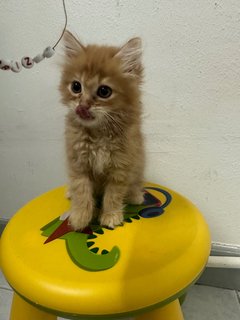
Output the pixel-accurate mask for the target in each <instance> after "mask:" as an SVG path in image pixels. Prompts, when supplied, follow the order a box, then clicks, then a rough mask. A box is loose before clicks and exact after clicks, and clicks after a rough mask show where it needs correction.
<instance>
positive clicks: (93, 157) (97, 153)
mask: <svg viewBox="0 0 240 320" xmlns="http://www.w3.org/2000/svg"><path fill="white" fill-rule="evenodd" d="M72 138H73V137H71V138H70V140H69V141H68V142H67V143H68V146H69V148H71V149H72V152H71V151H70V153H72V157H73V160H74V162H75V166H76V169H78V170H80V171H84V172H86V171H87V172H89V173H91V174H92V175H93V176H94V177H97V176H101V175H104V174H106V173H107V172H108V171H109V170H110V169H111V167H112V165H113V163H112V161H113V160H112V159H113V157H112V156H113V154H114V153H115V152H116V151H117V150H118V149H119V148H118V144H119V142H118V141H117V138H114V137H113V136H111V135H108V136H101V135H99V136H91V135H89V134H88V133H86V132H85V131H84V130H80V132H78V133H75V134H74V138H73V139H72ZM69 148H68V149H69Z"/></svg>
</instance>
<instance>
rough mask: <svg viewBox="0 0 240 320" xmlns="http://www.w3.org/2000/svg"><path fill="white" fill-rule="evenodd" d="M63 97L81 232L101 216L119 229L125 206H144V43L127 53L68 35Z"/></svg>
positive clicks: (133, 43)
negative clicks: (142, 49)
mask: <svg viewBox="0 0 240 320" xmlns="http://www.w3.org/2000/svg"><path fill="white" fill-rule="evenodd" d="M64 43H65V61H64V64H63V70H62V78H61V84H60V92H61V95H62V103H63V104H64V105H66V106H67V107H68V114H67V116H66V151H67V160H68V174H69V192H70V196H71V212H70V217H69V221H70V223H71V225H72V226H73V228H74V229H75V230H77V229H80V230H82V229H84V228H85V227H86V226H87V225H88V224H89V223H90V222H91V220H92V218H93V216H94V215H95V214H96V212H97V209H96V199H99V197H101V199H102V205H101V211H100V212H98V219H99V222H100V224H101V225H103V226H106V227H109V228H114V227H115V226H117V225H121V224H122V222H123V207H124V204H125V203H127V202H128V203H132V204H140V203H142V202H143V191H142V183H143V173H144V147H143V137H142V133H141V111H142V107H141V101H140V99H141V97H140V96H141V92H140V85H141V81H142V71H143V68H142V65H141V40H140V39H139V38H134V39H131V40H129V41H128V42H127V43H126V44H125V45H124V46H123V47H121V48H117V47H110V46H96V45H89V46H83V45H82V44H81V43H80V42H79V41H78V40H77V39H76V38H75V37H74V36H73V35H72V34H71V33H70V32H68V31H67V32H65V35H64Z"/></svg>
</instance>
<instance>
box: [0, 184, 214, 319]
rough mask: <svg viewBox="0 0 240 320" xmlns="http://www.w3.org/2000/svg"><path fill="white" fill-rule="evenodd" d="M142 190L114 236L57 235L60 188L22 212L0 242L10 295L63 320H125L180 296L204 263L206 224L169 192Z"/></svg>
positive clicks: (96, 230) (65, 206)
mask: <svg viewBox="0 0 240 320" xmlns="http://www.w3.org/2000/svg"><path fill="white" fill-rule="evenodd" d="M145 190H146V197H145V200H146V203H145V204H144V205H142V206H126V208H125V223H124V225H123V226H119V227H117V228H116V229H115V230H108V229H106V228H101V227H99V226H97V225H92V226H91V227H90V228H89V229H86V230H84V231H83V233H80V232H73V231H69V230H67V231H66V224H65V227H63V229H64V228H65V229H64V230H65V231H62V230H60V229H61V228H60V226H63V224H64V219H65V218H66V216H67V215H63V214H64V213H66V212H68V210H69V208H70V201H69V200H67V199H66V198H65V194H66V188H65V187H60V188H57V189H54V190H52V191H49V192H47V193H45V194H43V195H41V196H40V197H38V198H36V199H34V200H32V201H31V202H29V203H28V204H27V205H25V206H24V207H23V208H22V209H21V210H19V211H18V212H17V214H16V215H15V216H14V217H13V218H12V219H11V220H10V222H9V223H8V225H7V227H6V228H5V231H4V233H3V236H2V239H1V248H0V258H1V268H2V270H3V273H4V274H5V277H6V279H7V280H8V282H9V284H10V285H11V286H12V288H13V289H14V291H15V292H16V293H18V295H19V296H21V297H22V298H24V300H26V301H28V302H29V303H31V304H34V305H35V306H38V307H41V308H43V309H45V310H47V311H48V312H56V313H57V314H59V315H62V316H64V317H66V318H67V317H69V318H74V317H75V316H76V317H78V318H79V317H80V316H83V317H86V316H90V317H100V316H102V317H103V318H107V317H117V316H120V315H121V316H122V315H123V316H130V315H135V314H136V313H137V312H143V311H146V310H151V309H154V308H156V307H161V306H163V305H166V304H167V303H169V302H171V301H173V300H175V299H177V298H178V297H180V296H182V295H183V294H184V293H185V291H186V290H187V289H188V287H189V286H190V285H191V284H192V283H194V282H195V281H196V279H197V278H198V277H199V276H200V274H201V273H202V271H203V269H204V267H205V265H206V263H207V259H208V256H209V251H210V236H209V230H208V227H207V224H206V222H205V220H204V218H203V216H202V215H201V213H200V212H199V211H198V209H197V208H196V207H195V206H194V205H193V204H192V203H191V202H189V201H188V200H187V199H185V198H184V197H182V196H181V195H179V194H177V193H176V192H174V191H172V190H169V189H167V188H164V187H162V186H159V185H156V184H153V183H146V184H145ZM59 228H60V229H59ZM56 230H58V231H56ZM59 230H60V231H59ZM64 232H65V233H64ZM46 240H47V241H46ZM45 242H46V243H45Z"/></svg>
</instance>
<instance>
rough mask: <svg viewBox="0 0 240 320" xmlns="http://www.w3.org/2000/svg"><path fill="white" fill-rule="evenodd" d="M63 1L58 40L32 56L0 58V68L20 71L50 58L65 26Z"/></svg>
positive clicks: (65, 13) (63, 1)
mask: <svg viewBox="0 0 240 320" xmlns="http://www.w3.org/2000/svg"><path fill="white" fill-rule="evenodd" d="M62 3H63V9H64V15H65V25H64V28H63V31H62V34H61V36H60V38H59V39H58V41H57V42H56V43H55V45H54V46H53V47H51V46H49V47H47V48H46V49H45V50H44V51H43V52H42V53H39V54H37V55H36V56H35V57H34V58H31V57H29V56H24V57H22V59H21V62H20V61H14V60H8V59H1V58H0V70H3V71H7V70H12V71H13V72H20V71H21V70H22V67H24V68H26V69H31V68H32V67H33V66H34V64H35V63H39V62H41V61H42V60H44V59H45V58H51V57H52V56H53V55H54V53H55V48H56V46H57V45H58V43H59V42H60V40H61V39H62V37H63V34H64V32H65V30H66V27H67V10H66V5H65V0H62Z"/></svg>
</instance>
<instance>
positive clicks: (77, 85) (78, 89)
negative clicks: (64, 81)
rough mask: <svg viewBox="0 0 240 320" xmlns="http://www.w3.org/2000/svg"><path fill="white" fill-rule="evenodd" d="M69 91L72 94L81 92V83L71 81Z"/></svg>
mask: <svg viewBox="0 0 240 320" xmlns="http://www.w3.org/2000/svg"><path fill="white" fill-rule="evenodd" d="M71 90H72V92H73V93H81V91H82V86H81V83H80V82H79V81H76V80H75V81H73V82H72V84H71Z"/></svg>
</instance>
